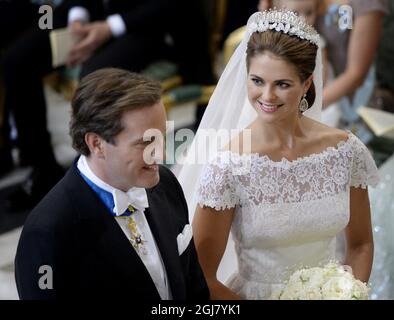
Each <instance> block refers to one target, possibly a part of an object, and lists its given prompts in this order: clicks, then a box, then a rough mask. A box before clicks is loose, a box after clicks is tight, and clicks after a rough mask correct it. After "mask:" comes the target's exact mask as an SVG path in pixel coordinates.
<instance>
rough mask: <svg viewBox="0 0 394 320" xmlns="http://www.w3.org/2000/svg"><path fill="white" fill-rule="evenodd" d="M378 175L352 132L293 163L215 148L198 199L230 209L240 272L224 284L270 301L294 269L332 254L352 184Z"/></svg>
mask: <svg viewBox="0 0 394 320" xmlns="http://www.w3.org/2000/svg"><path fill="white" fill-rule="evenodd" d="M248 159H249V160H250V161H249V162H248ZM248 164H249V165H250V167H249V169H248V168H247V165H248ZM378 180H379V178H378V172H377V168H376V165H375V162H374V160H373V159H372V156H371V154H370V153H369V150H368V149H367V148H366V147H365V145H364V144H363V143H362V142H361V141H360V140H359V139H358V138H357V137H356V136H355V135H353V134H352V133H350V132H349V137H348V138H347V140H345V141H341V142H340V143H339V144H338V145H337V146H336V147H329V148H327V149H325V150H324V151H323V152H321V153H319V154H312V155H309V156H306V157H302V158H299V159H297V160H294V161H289V160H287V159H285V158H283V159H282V160H281V161H277V162H275V161H272V160H271V159H270V158H268V157H267V156H265V155H259V154H250V155H239V154H236V153H233V152H231V151H220V152H219V153H218V154H217V156H216V157H215V159H214V160H213V161H211V162H210V164H209V165H207V166H206V167H205V168H204V171H203V173H202V176H201V181H200V186H199V190H198V203H199V204H200V205H205V206H209V207H212V208H215V209H217V210H220V209H225V208H233V207H236V209H235V215H234V221H233V225H232V228H231V233H232V237H233V239H234V243H235V250H236V253H237V258H238V272H237V273H236V274H235V275H234V276H233V277H232V279H231V280H230V281H229V283H228V286H229V287H230V288H231V289H232V290H234V291H235V292H236V293H238V294H239V295H241V297H243V298H245V299H268V298H269V297H270V296H271V293H272V292H273V290H277V289H278V288H280V287H281V285H283V281H284V280H285V279H286V278H287V277H288V275H289V273H290V272H292V271H294V270H295V269H296V268H299V267H306V266H316V265H321V264H323V263H325V262H328V261H329V260H332V259H335V249H336V236H337V234H338V233H339V232H340V231H342V230H343V229H344V228H345V226H346V225H347V223H348V221H349V193H350V187H362V188H366V186H367V185H372V186H375V185H376V184H377V182H378Z"/></svg>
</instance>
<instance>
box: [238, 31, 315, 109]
mask: <svg viewBox="0 0 394 320" xmlns="http://www.w3.org/2000/svg"><path fill="white" fill-rule="evenodd" d="M317 49H318V47H317V45H316V44H314V43H312V42H310V41H307V40H304V39H300V38H299V37H297V36H294V35H288V34H285V33H283V32H278V31H274V30H267V31H264V32H254V33H253V34H252V35H251V36H250V39H249V42H248V45H247V50H246V66H247V70H248V72H249V67H250V60H251V59H252V58H253V57H255V56H257V55H260V54H263V53H265V52H270V53H272V54H274V55H275V56H277V57H279V58H281V59H283V60H284V61H286V62H288V63H290V64H291V65H292V66H293V67H294V68H295V70H296V72H297V74H298V76H299V77H300V79H301V82H305V81H306V80H307V79H308V78H309V77H310V76H311V75H312V74H313V71H314V69H315V64H316V54H317ZM315 96H316V92H315V86H314V84H313V82H312V84H311V86H310V87H309V90H308V92H307V94H306V100H307V101H308V104H309V107H311V106H312V105H313V103H314V101H315Z"/></svg>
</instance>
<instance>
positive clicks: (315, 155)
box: [219, 130, 354, 165]
mask: <svg viewBox="0 0 394 320" xmlns="http://www.w3.org/2000/svg"><path fill="white" fill-rule="evenodd" d="M346 132H347V133H348V136H347V138H346V139H345V140H341V141H339V142H338V143H337V144H336V145H334V146H328V147H326V148H325V149H323V150H322V151H320V152H318V153H311V154H308V155H305V156H300V157H298V158H297V159H294V160H289V159H287V158H285V157H282V159H281V160H279V161H275V160H272V159H271V158H270V157H269V156H268V155H266V154H260V153H258V152H252V153H243V154H239V153H236V152H233V151H231V150H222V151H219V153H223V154H226V153H230V154H231V155H232V156H233V155H235V156H236V157H240V158H244V157H249V156H250V157H252V158H257V159H262V160H264V161H266V162H269V163H271V164H273V165H275V164H277V165H280V164H286V165H291V164H297V163H299V162H303V161H308V160H312V159H315V158H319V159H320V158H321V157H325V156H326V155H327V154H329V153H330V152H331V151H334V152H335V151H339V150H341V149H342V148H343V147H344V146H346V145H347V144H348V143H349V142H350V141H351V139H352V138H353V137H354V135H353V133H352V132H351V131H350V130H346Z"/></svg>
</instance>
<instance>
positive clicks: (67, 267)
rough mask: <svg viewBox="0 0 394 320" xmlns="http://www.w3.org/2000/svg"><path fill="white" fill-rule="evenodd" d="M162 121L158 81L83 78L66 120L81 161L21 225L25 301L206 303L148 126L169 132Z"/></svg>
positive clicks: (114, 72) (180, 206)
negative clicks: (110, 300)
mask: <svg viewBox="0 0 394 320" xmlns="http://www.w3.org/2000/svg"><path fill="white" fill-rule="evenodd" d="M165 121H166V116H165V111H164V107H163V104H162V102H161V89H160V84H158V83H156V82H153V81H151V80H148V79H146V78H144V77H143V76H141V75H137V74H135V73H131V72H128V71H124V70H120V69H112V68H110V69H101V70H98V71H96V72H94V73H91V74H90V75H88V76H86V77H85V78H84V79H82V81H81V83H80V85H79V87H78V89H77V91H76V93H75V95H74V98H73V100H72V118H71V122H70V135H71V138H72V142H73V147H74V148H75V149H76V150H77V151H78V152H79V153H80V154H81V156H80V157H79V158H78V159H77V160H76V161H75V163H74V164H73V166H72V167H71V168H70V169H69V171H68V172H67V173H66V175H65V177H64V178H63V179H62V180H61V181H60V182H59V183H58V184H57V185H56V186H55V187H54V188H53V189H52V190H51V191H50V192H49V193H48V194H47V196H46V197H45V198H44V199H43V200H42V201H41V202H40V203H39V204H38V205H37V207H36V208H35V209H34V210H33V211H32V212H31V214H30V215H29V217H28V219H27V221H26V223H25V225H24V228H23V231H22V235H21V238H20V240H19V244H18V250H17V254H16V258H15V276H16V283H17V288H18V293H19V296H20V298H21V299H70V298H72V299H75V298H80V299H82V298H83V299H91V298H96V299H98V298H99V299H117V300H119V299H120V301H122V304H124V303H125V302H126V303H127V301H129V302H133V301H134V300H150V301H156V300H161V299H176V300H186V299H190V300H196V299H208V298H209V292H208V288H207V285H206V282H205V279H204V276H203V273H202V271H201V269H200V265H199V263H198V260H197V255H196V252H195V248H194V243H193V240H192V233H191V228H190V225H189V222H188V212H187V205H186V202H185V198H184V195H183V192H182V189H181V187H180V185H179V183H178V181H177V180H176V178H175V177H174V175H173V174H172V173H171V171H170V170H168V169H166V168H165V167H163V166H159V165H158V164H157V162H158V161H160V160H161V159H162V156H161V155H162V153H163V152H160V151H162V147H163V145H162V143H160V139H159V138H158V137H157V136H155V135H153V134H152V132H150V130H148V129H155V130H156V133H157V132H161V133H163V134H165V129H166V124H165ZM147 130H148V131H147ZM147 133H151V134H150V135H149V134H148V135H147ZM146 137H147V138H148V141H146V140H147V139H146ZM149 140H151V141H149ZM152 141H153V142H152ZM152 144H154V146H155V147H156V148H155V149H153V148H151V149H149V148H150V147H152ZM148 150H150V151H149V152H147V151H148ZM152 150H153V152H152ZM48 174H51V173H50V172H48Z"/></svg>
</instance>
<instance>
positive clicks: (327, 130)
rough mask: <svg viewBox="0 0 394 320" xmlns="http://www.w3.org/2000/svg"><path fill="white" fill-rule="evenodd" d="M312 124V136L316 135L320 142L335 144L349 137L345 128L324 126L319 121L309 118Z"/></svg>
mask: <svg viewBox="0 0 394 320" xmlns="http://www.w3.org/2000/svg"><path fill="white" fill-rule="evenodd" d="M310 121H311V124H312V128H311V133H312V136H314V137H317V140H319V141H320V143H321V144H325V145H329V146H330V145H331V146H335V145H337V144H338V143H339V142H341V141H346V140H347V139H348V138H349V133H348V132H347V131H345V130H341V129H338V128H332V127H329V126H326V125H325V124H323V123H321V122H317V121H315V120H310Z"/></svg>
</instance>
